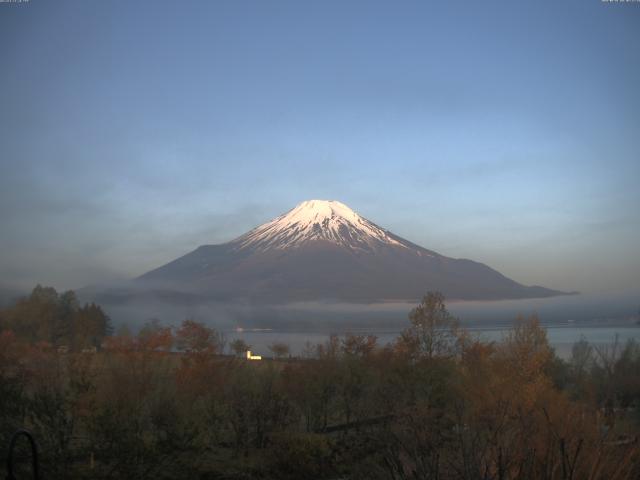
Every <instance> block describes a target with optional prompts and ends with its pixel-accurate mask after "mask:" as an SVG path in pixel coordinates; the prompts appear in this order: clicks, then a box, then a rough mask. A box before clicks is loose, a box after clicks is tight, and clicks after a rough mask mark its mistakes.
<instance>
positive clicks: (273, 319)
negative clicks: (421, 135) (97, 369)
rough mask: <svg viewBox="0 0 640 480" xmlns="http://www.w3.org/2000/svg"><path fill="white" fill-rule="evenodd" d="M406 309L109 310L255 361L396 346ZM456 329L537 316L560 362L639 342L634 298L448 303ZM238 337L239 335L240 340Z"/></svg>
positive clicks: (484, 329)
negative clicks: (208, 331)
mask: <svg viewBox="0 0 640 480" xmlns="http://www.w3.org/2000/svg"><path fill="white" fill-rule="evenodd" d="M414 306H415V304H410V303H378V304H345V303H329V302H327V303H320V302H313V303H300V304H288V305H251V304H238V303H235V304H222V303H221V304H212V303H207V304H199V305H172V304H167V303H162V302H148V303H144V304H143V303H133V304H125V305H107V306H106V310H107V313H108V314H109V315H110V316H111V317H112V320H113V322H114V324H115V325H116V326H118V325H120V324H122V323H127V324H129V325H130V326H131V327H133V328H134V329H136V328H138V327H140V326H141V325H142V324H143V323H144V322H146V321H148V320H150V319H158V320H159V321H160V322H162V323H164V324H173V325H177V324H179V323H180V322H181V321H182V320H183V319H185V318H193V319H195V320H198V321H201V322H204V323H206V324H208V325H211V326H214V327H216V328H218V329H220V330H222V331H223V332H225V336H226V338H227V339H228V340H231V339H234V338H237V337H242V338H244V339H245V341H247V343H249V344H251V345H252V346H253V347H254V349H255V350H256V351H257V352H259V353H261V354H265V355H266V354H268V353H269V351H268V349H267V346H268V345H270V344H271V343H273V342H275V341H278V342H284V343H287V344H289V345H290V347H291V351H292V353H294V354H298V353H300V352H301V351H302V349H303V348H304V346H305V343H306V342H311V343H319V342H324V341H326V339H327V338H328V336H329V335H330V334H332V333H336V334H345V333H347V332H353V333H363V334H373V335H376V336H378V338H379V342H380V343H387V342H389V341H391V340H393V338H395V337H396V336H397V335H398V334H399V332H400V331H401V330H402V329H403V328H405V327H406V326H407V325H408V319H407V315H408V313H409V311H410V310H411V309H412V308H413V307H414ZM447 306H448V309H449V311H450V312H451V313H452V314H453V315H454V316H456V317H457V318H458V319H459V320H460V323H461V324H462V325H463V326H465V327H466V328H469V329H470V330H471V331H472V332H473V333H475V334H478V335H479V336H480V337H481V338H482V339H484V340H487V341H491V340H499V339H500V338H501V337H502V335H503V334H504V332H505V329H506V328H508V327H509V326H510V325H511V324H512V322H513V321H514V320H515V319H516V318H517V317H518V316H519V315H522V316H525V317H527V316H530V315H533V314H536V315H537V316H538V317H539V319H540V322H541V323H542V324H543V325H545V326H546V327H547V328H548V335H549V340H550V342H551V343H552V344H553V345H554V346H555V347H556V349H557V351H558V353H559V354H560V355H563V356H565V354H566V353H567V352H569V351H570V347H571V345H572V344H573V342H575V341H578V340H580V338H581V337H582V336H584V337H585V338H586V339H587V340H588V341H590V342H594V343H597V344H606V343H611V342H613V340H614V338H615V335H616V334H618V335H619V341H620V342H625V341H626V340H627V339H629V338H637V339H640V325H638V323H637V322H638V314H639V310H640V292H636V291H627V292H615V293H609V294H598V295H594V294H591V295H590V294H578V295H570V296H559V297H553V298H543V299H526V300H508V301H485V302H467V301H465V302H462V301H451V302H447ZM240 330H241V332H240Z"/></svg>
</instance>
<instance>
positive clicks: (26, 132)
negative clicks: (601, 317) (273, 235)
mask: <svg viewBox="0 0 640 480" xmlns="http://www.w3.org/2000/svg"><path fill="white" fill-rule="evenodd" d="M311 198H321V199H336V200H340V201H342V202H344V203H346V204H347V205H349V206H351V207H352V208H353V209H355V210H356V211H358V212H359V213H361V214H362V215H364V216H365V217H367V218H369V219H371V220H373V221H374V222H376V223H378V224H379V225H381V226H383V227H385V228H387V229H389V230H391V231H393V232H395V233H397V234H399V235H401V236H403V237H405V238H407V239H409V240H412V241H414V242H415V243H418V244H421V245H423V246H425V247H427V248H430V249H433V250H436V251H438V252H440V253H442V254H445V255H449V256H454V257H466V258H472V259H474V260H478V261H482V262H484V263H487V264H489V265H490V266H492V267H494V268H496V269H498V270H500V271H501V272H502V273H504V274H506V275H507V276H510V277H512V278H514V279H515V280H518V281H520V282H523V283H526V284H541V285H545V286H547V287H551V288H557V289H562V290H582V291H597V292H602V291H608V290H619V289H628V288H638V287H640V246H639V244H640V241H639V239H640V213H639V212H640V3H630V4H618V3H603V2H601V1H600V0H575V1H571V0H565V1H561V2H559V1H557V0H553V1H540V0H536V1H528V2H519V1H504V2H494V1H483V2H478V1H475V0H474V1H469V2H463V1H454V2H447V1H440V2H428V1H424V0H422V1H417V2H408V1H396V2H391V1H389V2H372V1H366V2H353V1H337V2H330V1H326V0H323V1H313V2H310V1H300V0H297V1H292V2H277V1H271V0H269V1H263V0H260V1H256V2H244V1H239V0H233V1H228V2H222V1H214V0H212V1H206V2H205V1H203V2H191V1H171V2H163V1H158V0H154V1H148V2H147V1H140V0H136V1H130V2H125V1H115V0H114V1H110V0H107V1H97V0H96V1H87V0H81V1H80V0H78V1H44V0H31V1H29V2H27V3H21V4H10V3H0V284H4V285H22V286H31V285H33V284H35V283H36V282H41V283H46V284H51V285H54V286H56V287H58V288H75V287H81V286H84V285H87V284H90V283H101V282H106V281H111V280H114V279H118V278H127V277H131V276H136V275H139V274H141V273H143V272H145V271H146V270H148V269H150V268H153V267H156V266H159V265H160V264H162V263H165V262H166V261H169V260H172V259H173V258H175V257H177V256H179V255H181V254H184V253H186V252H188V251H190V250H191V249H193V248H195V247H196V246H198V245H201V244H205V243H219V242H223V241H226V240H230V239H232V238H233V237H235V236H237V235H239V234H241V233H243V232H244V231H246V230H248V229H250V228H252V227H254V226H256V225H257V224H259V223H262V222H264V221H267V220H269V219H270V218H272V217H274V216H276V215H277V214H280V213H282V212H283V211H286V210H288V209H290V208H292V207H293V206H294V205H296V204H297V203H299V202H300V201H302V200H305V199H311Z"/></svg>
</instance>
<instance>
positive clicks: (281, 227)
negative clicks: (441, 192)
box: [231, 200, 405, 251]
mask: <svg viewBox="0 0 640 480" xmlns="http://www.w3.org/2000/svg"><path fill="white" fill-rule="evenodd" d="M313 241H327V242H331V243H333V244H336V245H339V246H341V247H347V248H349V249H352V250H366V251H370V250H373V249H375V248H376V247H378V246H380V245H381V244H388V245H396V246H401V247H404V246H405V245H403V244H402V243H401V242H399V241H398V240H396V239H395V238H393V236H392V235H390V234H389V232H387V231H386V230H384V229H383V228H380V227H379V226H377V225H376V224H375V223H373V222H371V221H369V220H367V219H366V218H364V217H361V216H360V215H358V214H357V213H356V212H354V211H353V210H352V209H350V208H349V207H348V206H346V205H345V204H344V203H341V202H338V201H336V200H307V201H304V202H302V203H300V204H299V205H297V206H296V207H295V208H293V209H292V210H289V211H288V212H287V213H284V214H282V215H280V216H279V217H277V218H275V219H274V220H272V221H270V222H267V223H265V224H263V225H260V226H259V227H256V228H254V229H253V230H251V231H250V232H248V233H246V234H244V235H242V236H241V237H239V238H237V239H236V240H234V241H232V242H231V243H233V244H235V245H237V248H240V249H244V248H251V249H254V250H256V251H266V250H270V249H279V250H283V249H287V248H292V247H293V248H295V247H299V246H301V245H303V244H305V243H308V242H313Z"/></svg>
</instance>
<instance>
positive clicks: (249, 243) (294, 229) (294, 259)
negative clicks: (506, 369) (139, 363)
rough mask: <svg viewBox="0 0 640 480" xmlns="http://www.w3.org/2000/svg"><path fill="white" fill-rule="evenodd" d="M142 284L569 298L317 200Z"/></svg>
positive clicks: (222, 296) (281, 297)
mask: <svg viewBox="0 0 640 480" xmlns="http://www.w3.org/2000/svg"><path fill="white" fill-rule="evenodd" d="M134 282H135V284H136V286H137V287H139V288H142V289H144V288H150V289H162V290H165V291H171V290H174V291H182V292H189V293H192V294H197V295H199V296H202V297H204V298H211V299H214V300H226V299H236V300H237V299H242V300H244V301H249V302H252V301H256V302H267V303H288V302H295V301H310V300H336V301H353V302H364V303H370V302H375V301H376V300H381V299H385V300H389V301H415V300H416V299H418V298H420V296H421V295H422V294H424V293H425V292H426V291H428V290H438V291H441V292H442V293H443V294H445V296H447V298H449V299H456V300H503V299H518V298H538V297H549V296H555V295H564V294H566V293H565V292H559V291H556V290H551V289H547V288H545V287H540V286H524V285H522V284H519V283H518V282H515V281H514V280H511V279H510V278H508V277H506V276H504V275H503V274H501V273H500V272H498V271H496V270H494V269H492V268H490V267H488V266H487V265H484V264H482V263H479V262H475V261H473V260H469V259H454V258H450V257H446V256H444V255H441V254H439V253H437V252H434V251H432V250H428V249H426V248H424V247H422V246H419V245H417V244H415V243H413V242H410V241H408V240H405V239H404V238H402V237H400V236H398V235H395V234H393V233H392V232H389V231H388V230H386V229H384V228H382V227H379V226H378V225H376V224H375V223H374V222H371V221H370V220H368V219H366V218H364V217H362V216H360V215H359V214H358V213H356V212H355V211H353V210H352V209H350V208H349V207H347V206H346V205H344V204H343V203H340V202H338V201H327V200H308V201H305V202H302V203H300V204H299V205H297V206H296V207H294V208H293V209H291V210H289V211H288V212H285V213H283V214H282V215H280V216H278V217H276V218H275V219H273V220H271V221H269V222H266V223H264V224H262V225H259V226H257V227H255V228H254V229H252V230H250V231H249V232H247V233H245V234H243V235H240V236H239V237H237V238H235V239H233V240H231V241H229V242H226V243H222V244H217V245H202V246H200V247H198V248H196V249H195V250H194V251H192V252H190V253H188V254H186V255H184V256H182V257H179V258H177V259H176V260H173V261H172V262H169V263H167V264H165V265H162V266H160V267H158V268H156V269H153V270H151V271H149V272H147V273H145V274H143V275H141V276H140V277H138V278H136V279H135V280H134Z"/></svg>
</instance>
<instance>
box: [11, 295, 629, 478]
mask: <svg viewBox="0 0 640 480" xmlns="http://www.w3.org/2000/svg"><path fill="white" fill-rule="evenodd" d="M54 293H55V291H51V290H48V289H42V288H40V290H38V291H36V290H34V294H32V296H31V297H29V298H27V299H24V300H23V301H21V302H19V303H18V304H17V305H16V306H15V307H12V308H10V309H7V310H5V311H3V312H2V313H1V314H0V330H2V331H1V333H0V427H1V428H0V435H1V438H0V441H1V442H2V445H3V446H5V445H7V443H8V438H9V436H10V435H11V433H12V432H13V431H15V430H16V429H18V428H20V427H27V428H28V429H30V430H31V431H32V432H33V433H34V435H35V437H36V439H37V441H38V443H39V447H40V450H41V466H42V469H43V470H44V472H45V475H46V476H45V478H61V479H62V478H65V479H66V478H105V479H106V478H167V479H169V478H172V479H173V478H185V479H187V478H188V479H191V478H201V479H250V478H258V479H314V478H318V479H389V480H400V479H416V480H417V479H436V478H437V479H516V478H544V479H636V478H640V447H639V445H638V432H639V431H640V347H639V346H638V344H636V343H635V342H630V343H628V344H627V345H625V346H617V345H614V346H610V347H608V348H595V347H594V346H591V345H589V344H588V343H587V342H585V341H581V342H578V343H577V344H575V345H574V348H573V352H572V356H571V358H570V359H569V360H568V361H563V360H560V359H559V358H557V357H556V356H555V355H554V352H553V350H552V349H551V348H550V346H549V344H548V342H547V338H546V333H545V330H544V329H543V328H541V327H540V325H539V324H538V322H537V320H536V319H535V318H529V319H526V320H525V319H521V320H519V321H518V322H517V323H516V324H515V325H514V327H513V328H512V330H511V331H510V332H509V333H508V335H506V337H505V338H504V339H503V340H502V341H501V342H493V343H483V342H480V341H478V340H477V339H476V338H474V337H472V336H471V335H469V334H468V333H467V332H466V331H464V330H463V329H461V328H459V327H458V326H457V324H456V322H455V320H454V319H453V318H452V317H451V316H450V315H449V313H448V312H447V310H446V308H445V305H444V301H443V298H442V297H441V296H440V295H438V294H429V295H427V296H426V297H425V299H424V300H423V302H422V303H421V304H420V305H418V306H417V307H416V308H415V309H414V310H413V311H412V312H411V313H410V316H409V320H410V323H409V324H408V327H407V328H406V330H405V331H404V332H403V333H402V334H401V335H400V337H399V338H398V339H397V340H396V341H395V342H394V343H393V344H391V345H386V346H380V345H377V343H376V338H375V337H373V336H360V335H347V336H344V337H342V338H338V337H331V338H330V339H329V340H328V341H327V342H326V343H325V344H322V345H316V346H314V347H313V348H309V349H308V350H307V352H306V353H305V355H304V356H303V357H301V358H286V359H285V358H281V359H279V360H266V361H259V362H250V361H247V360H246V358H243V357H241V356H240V355H237V356H232V355H222V353H223V347H224V342H223V339H222V337H221V336H220V335H219V334H218V333H217V332H216V331H215V330H213V329H210V328H207V327H206V326H204V325H202V324H199V323H197V322H194V321H190V320H187V321H185V322H183V323H182V325H181V326H180V327H179V328H173V329H172V328H168V327H162V326H160V325H158V324H149V325H147V326H146V327H145V328H144V329H142V330H141V331H140V332H139V333H138V334H137V335H136V336H132V335H130V334H129V333H128V332H126V331H121V332H119V334H117V335H111V332H110V328H109V322H108V319H107V318H106V316H104V314H103V313H102V311H101V310H99V307H96V306H85V307H80V306H79V305H77V302H75V301H74V299H70V295H68V294H62V295H58V294H57V293H56V294H55V295H54ZM72 300H73V301H72ZM43 319H44V320H43ZM38 325H39V327H38V328H37V329H36V331H35V332H34V328H36V326H38ZM47 325H49V326H47ZM62 342H64V345H65V346H68V347H69V349H68V352H67V350H66V349H64V350H60V348H59V347H60V346H61V345H62V344H63V343H62ZM92 346H94V347H99V348H97V350H98V351H97V353H92V352H93V350H92V349H91V347H92ZM237 347H238V348H237V350H238V352H241V350H242V346H241V345H237ZM273 351H274V353H276V354H277V355H278V356H280V357H284V356H285V355H284V354H283V353H284V352H285V351H286V350H285V349H284V348H283V347H282V346H280V347H277V346H276V347H274V349H273ZM65 352H66V353H65ZM83 352H84V353H83ZM278 352H279V354H278ZM2 453H3V454H4V452H2ZM24 468H26V467H24Z"/></svg>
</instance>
